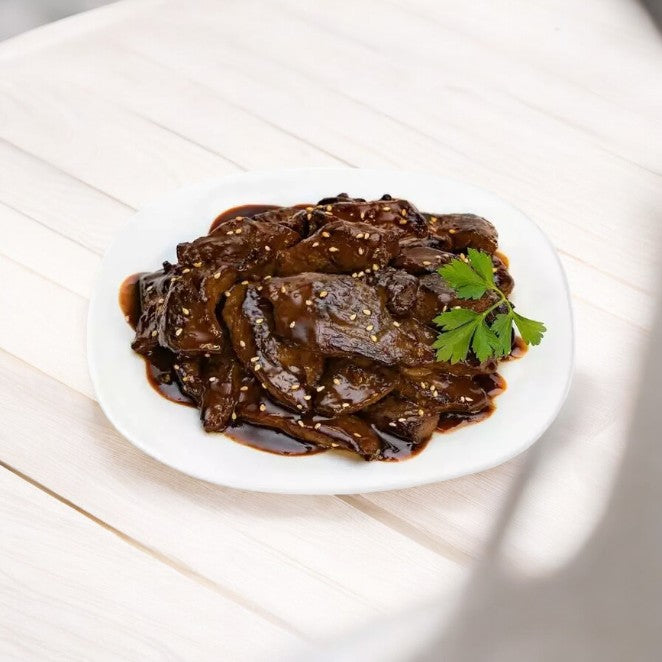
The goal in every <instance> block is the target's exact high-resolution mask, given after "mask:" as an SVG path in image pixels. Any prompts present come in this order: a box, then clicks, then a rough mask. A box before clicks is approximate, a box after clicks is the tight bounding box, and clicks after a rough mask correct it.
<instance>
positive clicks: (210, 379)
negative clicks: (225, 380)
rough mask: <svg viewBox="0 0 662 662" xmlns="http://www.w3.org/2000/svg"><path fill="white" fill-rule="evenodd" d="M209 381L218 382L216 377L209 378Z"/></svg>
mask: <svg viewBox="0 0 662 662" xmlns="http://www.w3.org/2000/svg"><path fill="white" fill-rule="evenodd" d="M209 381H210V382H212V383H213V382H217V381H218V377H210V378H209Z"/></svg>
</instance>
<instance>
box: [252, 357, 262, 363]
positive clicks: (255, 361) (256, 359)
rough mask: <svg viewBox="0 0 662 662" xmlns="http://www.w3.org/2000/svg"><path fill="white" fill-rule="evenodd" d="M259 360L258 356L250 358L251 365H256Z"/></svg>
mask: <svg viewBox="0 0 662 662" xmlns="http://www.w3.org/2000/svg"><path fill="white" fill-rule="evenodd" d="M259 360H260V357H259V356H251V363H257V362H258V361H259Z"/></svg>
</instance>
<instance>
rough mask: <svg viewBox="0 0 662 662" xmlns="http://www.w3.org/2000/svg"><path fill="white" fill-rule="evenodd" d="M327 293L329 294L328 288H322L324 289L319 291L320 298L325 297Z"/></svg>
mask: <svg viewBox="0 0 662 662" xmlns="http://www.w3.org/2000/svg"><path fill="white" fill-rule="evenodd" d="M327 295H328V292H327V291H326V290H322V291H321V292H320V293H319V298H320V299H324V298H325V297H326V296H327Z"/></svg>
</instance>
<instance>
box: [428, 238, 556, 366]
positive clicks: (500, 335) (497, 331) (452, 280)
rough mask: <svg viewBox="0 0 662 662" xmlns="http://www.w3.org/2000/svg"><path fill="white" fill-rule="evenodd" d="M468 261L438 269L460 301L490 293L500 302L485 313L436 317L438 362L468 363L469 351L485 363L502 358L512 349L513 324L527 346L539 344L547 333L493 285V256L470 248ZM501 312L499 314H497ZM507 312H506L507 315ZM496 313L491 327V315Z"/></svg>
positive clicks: (465, 310) (453, 312)
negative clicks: (438, 328)
mask: <svg viewBox="0 0 662 662" xmlns="http://www.w3.org/2000/svg"><path fill="white" fill-rule="evenodd" d="M467 255H468V257H467V259H466V260H465V259H460V258H456V259H454V260H451V262H449V263H448V264H446V265H444V266H443V267H441V269H439V271H438V273H439V275H440V276H441V277H442V278H443V279H444V280H445V281H446V283H447V284H448V285H449V286H450V287H452V288H453V289H454V290H455V292H456V294H457V298H458V299H480V298H481V297H482V296H484V294H485V293H486V292H488V291H494V292H496V294H497V295H498V301H496V303H494V304H493V305H491V306H489V307H488V308H487V309H486V310H484V311H483V312H482V313H477V312H476V311H474V310H471V309H469V308H453V309H452V310H448V311H446V312H444V313H441V314H440V315H438V316H437V317H435V318H434V320H433V321H434V323H435V324H437V325H439V327H440V328H441V333H440V334H439V336H438V337H437V340H436V341H435V342H434V343H433V345H432V347H434V349H436V350H437V360H438V361H450V362H451V363H458V362H459V361H465V360H466V358H467V356H468V355H469V351H470V350H471V351H473V353H474V354H475V356H476V358H477V359H478V360H479V361H481V362H483V361H486V360H487V359H489V358H492V357H496V358H503V357H506V356H508V355H509V354H510V352H511V350H512V334H513V323H514V324H515V325H516V326H517V330H518V331H519V333H520V335H521V336H522V340H524V342H525V343H526V344H527V345H538V344H540V342H541V340H542V338H543V335H544V333H545V331H546V330H547V329H546V328H545V325H544V324H543V323H542V322H536V321H535V320H532V319H529V318H527V317H524V316H522V315H520V314H519V313H516V312H515V311H514V310H513V306H512V304H511V303H510V301H509V300H508V298H507V297H506V295H505V294H504V293H503V292H502V291H501V290H500V289H499V288H498V287H497V285H496V284H495V282H494V271H493V269H494V267H493V264H492V257H491V256H490V255H488V254H487V253H484V252H483V251H477V250H475V249H473V248H470V249H469V250H468V251H467ZM497 310H498V311H500V312H498V313H496V311H497ZM504 311H505V312H504ZM492 314H495V317H494V320H493V321H492V323H491V325H489V324H488V322H487V319H488V316H490V315H492Z"/></svg>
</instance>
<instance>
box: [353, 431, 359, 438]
mask: <svg viewBox="0 0 662 662" xmlns="http://www.w3.org/2000/svg"><path fill="white" fill-rule="evenodd" d="M352 434H353V435H354V436H355V437H356V438H357V439H360V438H361V435H360V434H359V433H358V432H353V433H352Z"/></svg>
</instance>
